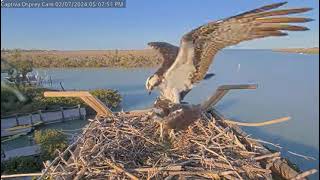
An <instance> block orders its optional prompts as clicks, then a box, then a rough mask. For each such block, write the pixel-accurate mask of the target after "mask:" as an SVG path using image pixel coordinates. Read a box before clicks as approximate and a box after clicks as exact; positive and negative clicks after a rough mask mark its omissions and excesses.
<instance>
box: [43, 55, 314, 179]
mask: <svg viewBox="0 0 320 180" xmlns="http://www.w3.org/2000/svg"><path fill="white" fill-rule="evenodd" d="M239 64H240V65H239ZM37 71H38V72H39V74H43V75H44V74H46V75H48V76H51V77H52V79H53V87H54V88H58V89H60V85H59V83H60V82H62V85H63V87H64V88H65V89H77V90H88V89H95V88H112V89H117V90H119V92H120V93H121V94H122V95H123V102H122V107H123V109H124V110H133V109H142V108H146V107H150V106H151V105H152V103H153V101H154V100H155V98H156V97H157V93H156V92H155V93H153V94H151V95H150V96H149V95H147V92H146V91H145V89H144V83H145V80H146V78H147V77H148V76H149V75H151V74H152V73H153V72H154V71H155V69H129V70H126V69H107V68H99V69H96V68H94V69H38V70H37ZM210 72H214V73H215V74H216V76H214V77H213V78H212V79H210V80H208V81H204V82H201V83H200V84H198V85H197V86H196V87H195V88H194V89H193V90H192V91H191V92H190V93H189V94H188V96H187V97H186V99H185V100H186V101H189V102H191V103H200V102H202V101H204V100H205V99H206V98H207V97H209V96H210V95H211V94H212V93H213V92H214V90H215V89H216V88H217V87H218V86H220V85H224V84H243V83H245V84H246V83H257V84H258V89H256V90H234V91H231V92H230V93H229V94H227V95H226V96H225V97H224V98H223V99H222V100H221V101H220V102H219V104H217V109H219V110H220V111H221V112H223V114H224V115H225V116H227V117H229V118H232V119H235V120H238V121H244V122H258V121H264V120H271V119H273V118H279V117H283V116H291V117H292V119H291V121H288V122H284V123H281V124H275V125H271V126H266V127H250V128H243V129H244V130H245V131H246V132H247V133H249V134H252V137H254V138H259V139H263V140H266V141H270V142H273V143H278V144H280V145H281V146H282V147H284V148H283V149H282V154H283V155H284V156H286V157H289V158H290V160H292V161H293V162H294V163H296V164H298V166H299V167H300V168H301V169H302V170H307V169H310V168H317V169H319V163H318V161H319V111H318V109H319V78H318V74H319V55H303V54H289V53H278V52H272V51H268V50H225V51H223V52H221V53H219V54H218V55H217V56H216V58H215V62H214V63H213V65H212V66H211V69H210ZM287 150H290V151H293V152H296V153H300V154H305V155H308V156H312V157H315V158H316V159H317V160H316V161H307V160H304V159H302V158H299V157H296V156H293V155H291V154H288V153H287ZM318 177H319V175H318V174H317V175H314V176H313V177H312V178H314V179H317V178H318Z"/></svg>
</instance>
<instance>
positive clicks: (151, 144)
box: [45, 113, 280, 179]
mask: <svg viewBox="0 0 320 180" xmlns="http://www.w3.org/2000/svg"><path fill="white" fill-rule="evenodd" d="M161 131H162V129H161V123H158V122H157V121H155V120H153V119H152V118H151V117H150V115H149V114H147V113H145V114H140V115H132V114H122V113H119V114H117V115H114V116H112V117H106V118H96V119H95V120H92V121H91V122H90V123H89V125H88V126H87V127H86V129H85V130H84V132H83V134H81V136H80V137H79V139H78V142H77V145H76V148H75V150H73V151H72V150H70V149H72V148H69V149H68V152H69V154H68V155H67V156H66V155H65V154H60V157H58V158H57V159H59V160H58V161H56V163H55V164H54V165H52V166H51V167H49V168H47V169H46V170H47V173H46V174H45V176H47V177H52V178H54V179H177V178H187V179H219V178H222V177H223V178H226V179H268V178H270V177H271V170H269V169H266V168H263V167H262V165H261V164H260V160H262V159H266V158H274V157H277V156H279V155H280V154H279V153H277V154H270V155H269V156H266V155H265V154H261V153H259V152H255V151H250V150H247V149H246V147H245V145H243V144H242V143H241V142H240V141H239V138H237V137H236V136H235V135H234V133H233V132H232V130H231V129H230V128H223V126H220V124H219V121H214V120H213V119H210V118H208V117H207V116H206V117H204V116H203V115H202V117H201V118H200V119H198V120H197V121H195V122H194V123H193V124H192V125H190V126H189V127H188V128H187V129H185V130H182V131H179V132H175V131H173V130H172V131H171V132H170V133H168V134H167V135H166V136H163V137H162V136H161V134H162V132H161Z"/></svg>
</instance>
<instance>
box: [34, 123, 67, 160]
mask: <svg viewBox="0 0 320 180" xmlns="http://www.w3.org/2000/svg"><path fill="white" fill-rule="evenodd" d="M34 140H35V142H36V143H37V144H39V145H40V148H41V153H40V157H41V160H42V161H46V160H52V159H53V158H54V157H55V156H56V150H57V149H58V150H59V151H63V150H65V148H67V146H68V141H67V137H66V136H65V135H64V134H62V133H61V132H60V131H58V130H56V129H47V130H42V131H35V133H34Z"/></svg>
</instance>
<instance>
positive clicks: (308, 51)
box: [273, 47, 319, 54]
mask: <svg viewBox="0 0 320 180" xmlns="http://www.w3.org/2000/svg"><path fill="white" fill-rule="evenodd" d="M273 51H278V52H287V53H303V54H319V48H318V47H314V48H284V49H273Z"/></svg>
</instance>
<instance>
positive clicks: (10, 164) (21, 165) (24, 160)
mask: <svg viewBox="0 0 320 180" xmlns="http://www.w3.org/2000/svg"><path fill="white" fill-rule="evenodd" d="M41 168H42V162H41V160H40V159H39V158H37V157H33V156H25V157H15V158H11V159H9V160H6V161H1V174H19V173H35V172H40V171H41Z"/></svg>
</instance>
